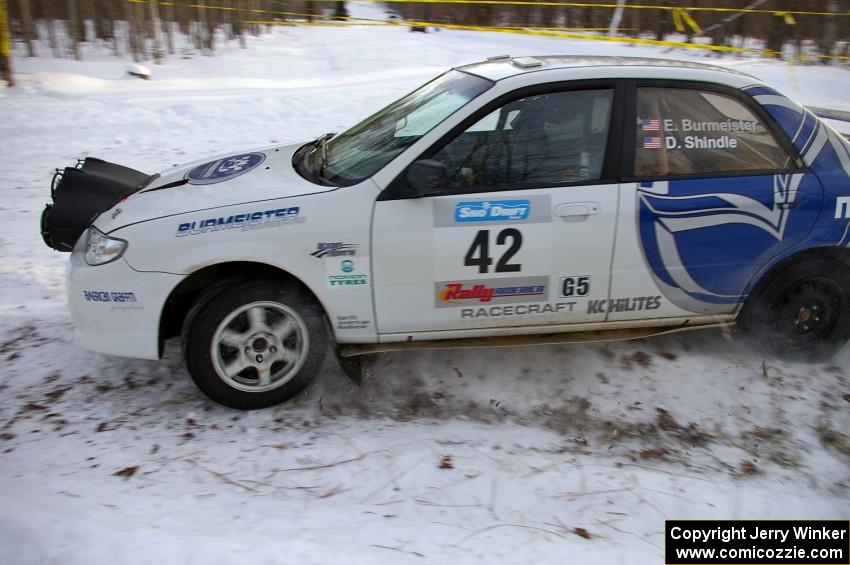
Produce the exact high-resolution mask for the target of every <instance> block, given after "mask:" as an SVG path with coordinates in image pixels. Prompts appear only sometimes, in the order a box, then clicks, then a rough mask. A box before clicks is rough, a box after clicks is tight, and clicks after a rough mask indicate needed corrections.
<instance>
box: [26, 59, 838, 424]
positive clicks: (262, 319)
mask: <svg viewBox="0 0 850 565" xmlns="http://www.w3.org/2000/svg"><path fill="white" fill-rule="evenodd" d="M52 195H53V199H54V203H53V204H52V205H49V206H48V208H47V209H46V210H45V212H44V214H43V216H42V234H43V237H44V239H45V241H46V242H47V244H48V245H50V246H51V247H53V248H55V249H59V250H63V251H71V258H70V267H69V269H68V274H67V290H68V301H69V303H70V306H71V311H72V314H73V318H74V323H75V327H76V329H75V339H76V342H77V343H78V344H79V345H80V346H82V347H85V348H88V349H92V350H95V351H100V352H103V353H109V354H114V355H123V356H128V357H139V358H146V359H156V358H158V357H159V356H160V355H161V354H162V351H163V341H164V340H165V339H167V338H169V337H172V336H177V335H180V336H182V343H183V349H184V354H185V357H186V362H187V365H188V369H189V372H190V374H191V376H192V378H193V379H194V380H195V382H196V383H197V385H198V386H199V387H200V388H201V390H202V391H204V392H205V393H206V394H207V395H209V396H210V397H211V398H213V399H215V400H216V401H218V402H220V403H222V404H225V405H228V406H233V407H238V408H257V407H262V406H268V405H272V404H275V403H278V402H281V401H283V400H285V399H287V398H289V397H291V396H292V395H294V394H296V393H298V392H299V391H301V390H302V389H303V388H304V387H305V386H306V385H307V384H308V383H309V382H310V381H311V379H313V378H314V377H315V376H316V374H317V372H318V370H319V368H320V365H321V363H322V362H323V360H324V358H325V356H326V354H327V352H328V351H329V350H332V351H335V352H336V354H337V356H338V358H339V359H340V360H341V361H342V362H343V363H342V364H343V366H344V368H345V369H346V370H347V371H348V372H349V373H350V374H356V372H357V369H358V366H357V364H356V362H353V363H352V362H346V360H351V359H353V358H354V357H353V356H356V355H358V354H363V353H369V352H376V351H386V350H392V349H400V348H406V347H439V346H452V347H454V346H464V345H470V346H482V345H498V344H503V343H547V342H564V341H580V340H593V339H596V340H605V339H621V338H632V337H639V336H647V335H653V334H658V333H664V332H669V331H676V330H682V329H690V328H697V327H706V326H712V325H718V324H729V323H732V322H734V321H737V322H738V323H739V325H740V326H742V327H743V329H744V330H745V332H747V333H749V334H758V335H760V336H761V338H760V340H759V343H760V345H762V346H763V347H764V348H766V349H767V350H768V351H770V352H774V353H778V354H781V355H784V356H787V357H796V358H801V359H808V360H818V359H824V358H826V357H828V356H830V355H831V354H833V353H834V352H835V351H836V350H837V349H838V348H839V347H841V346H842V345H843V344H844V343H845V342H846V340H847V339H848V337H850V316H848V298H849V297H850V267H848V265H850V253H848V249H847V244H848V241H850V234H848V230H850V146H848V143H847V141H846V140H844V139H843V138H841V137H840V136H839V135H837V134H836V133H835V132H834V130H832V129H831V128H830V127H829V126H826V125H825V124H823V123H822V122H821V121H820V120H819V119H818V118H817V117H815V116H814V115H813V114H812V113H811V112H809V111H808V110H806V109H804V108H802V107H801V106H799V105H797V104H796V103H794V102H792V101H791V100H789V99H788V98H786V97H784V96H782V95H781V94H779V93H778V92H776V91H774V90H772V89H771V88H769V87H767V86H765V85H763V84H761V83H760V82H759V81H758V80H756V79H754V78H753V77H751V76H747V75H744V74H740V73H738V72H733V71H729V70H725V69H721V68H718V67H713V66H709V65H702V64H695V63H686V62H677V61H665V60H653V59H629V58H607V57H581V58H578V57H561V56H558V57H523V58H510V57H507V56H505V57H496V58H493V59H490V60H488V61H485V62H481V63H476V64H472V65H468V66H463V67H459V68H456V69H453V70H450V71H448V72H446V73H445V74H443V75H441V76H439V77H437V78H435V79H434V80H432V81H431V82H429V83H427V84H425V85H424V86H422V87H421V88H419V89H417V90H416V91H414V92H412V93H410V94H408V95H407V96H405V97H403V98H401V99H400V100H398V101H396V102H394V103H392V104H391V105H389V106H388V107H386V108H384V109H383V110H381V111H380V112H378V113H377V114H375V115H373V116H371V117H369V118H368V119H366V120H364V121H363V122H361V123H360V124H358V125H356V126H354V127H353V128H351V129H349V130H348V131H345V132H343V133H339V134H336V135H331V134H328V135H326V136H322V137H321V138H319V139H317V140H315V141H313V142H311V143H307V144H304V145H294V146H284V147H265V148H260V149H256V150H253V151H248V152H244V153H241V154H237V155H228V156H224V157H220V158H216V159H206V160H204V161H198V162H195V163H190V164H188V165H185V166H183V167H179V168H173V169H170V170H167V171H164V172H162V173H160V174H158V175H153V176H149V175H147V174H144V173H140V172H138V171H135V170H132V169H128V168H125V167H121V166H119V165H114V164H111V163H107V162H105V161H100V160H97V159H86V160H85V161H83V162H81V163H79V164H78V165H77V166H76V167H71V168H68V169H65V170H64V171H61V172H58V173H57V176H56V177H55V178H54V185H53V190H52ZM759 330H763V331H759Z"/></svg>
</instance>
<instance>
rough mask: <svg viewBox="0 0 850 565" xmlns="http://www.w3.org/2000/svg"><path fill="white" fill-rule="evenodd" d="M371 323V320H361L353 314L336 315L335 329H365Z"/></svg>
mask: <svg viewBox="0 0 850 565" xmlns="http://www.w3.org/2000/svg"><path fill="white" fill-rule="evenodd" d="M371 325H372V321H371V320H361V319H360V318H358V317H357V316H355V315H351V316H337V317H336V329H338V330H365V329H368V328H369V326H371Z"/></svg>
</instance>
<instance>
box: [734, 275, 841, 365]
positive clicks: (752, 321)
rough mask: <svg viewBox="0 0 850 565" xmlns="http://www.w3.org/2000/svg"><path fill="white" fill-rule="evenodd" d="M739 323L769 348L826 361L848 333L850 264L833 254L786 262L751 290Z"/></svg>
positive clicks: (773, 352) (788, 356) (794, 357)
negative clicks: (849, 266) (765, 280)
mask: <svg viewBox="0 0 850 565" xmlns="http://www.w3.org/2000/svg"><path fill="white" fill-rule="evenodd" d="M738 325H739V327H740V329H741V330H742V331H743V333H744V335H745V336H747V338H749V339H750V341H751V342H752V343H753V344H754V345H755V346H756V347H757V348H759V349H760V350H762V351H764V352H766V353H768V354H771V355H774V356H776V357H779V358H782V359H787V360H798V361H813V362H818V361H826V360H827V359H829V358H830V357H832V356H833V355H835V353H837V352H838V350H839V349H841V347H842V346H843V345H844V344H845V343H847V340H848V339H850V268H848V267H847V265H845V264H844V263H841V262H840V261H838V260H835V259H811V260H807V261H802V262H799V263H795V264H793V265H791V266H789V267H788V268H787V269H784V270H783V271H781V272H780V273H778V274H777V275H776V276H772V277H771V278H770V279H769V280H768V281H767V283H766V284H764V285H763V287H762V288H757V289H756V292H755V293H753V294H752V295H750V297H749V298H748V299H747V301H746V303H745V304H744V307H743V309H742V311H741V315H740V316H739V318H738Z"/></svg>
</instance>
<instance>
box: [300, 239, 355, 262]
mask: <svg viewBox="0 0 850 565" xmlns="http://www.w3.org/2000/svg"><path fill="white" fill-rule="evenodd" d="M310 255H312V256H313V257H316V258H319V259H321V258H322V257H345V256H351V257H354V256H355V255H357V244H356V243H345V242H343V241H334V242H328V243H317V244H316V250H315V251H313V252H312V253H310Z"/></svg>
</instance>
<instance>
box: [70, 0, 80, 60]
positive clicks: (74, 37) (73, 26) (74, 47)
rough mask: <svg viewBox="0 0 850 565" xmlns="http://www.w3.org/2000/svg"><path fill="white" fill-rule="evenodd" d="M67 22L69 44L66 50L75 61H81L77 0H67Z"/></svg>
mask: <svg viewBox="0 0 850 565" xmlns="http://www.w3.org/2000/svg"><path fill="white" fill-rule="evenodd" d="M67 5H68V22H67V24H66V28H67V30H68V39H69V40H70V41H71V45H70V46H69V48H68V50H69V51H70V52H71V55H73V57H74V59H76V60H77V61H82V60H83V57H82V55H81V54H80V20H79V16H80V14H79V12H77V0H68V4H67Z"/></svg>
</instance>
